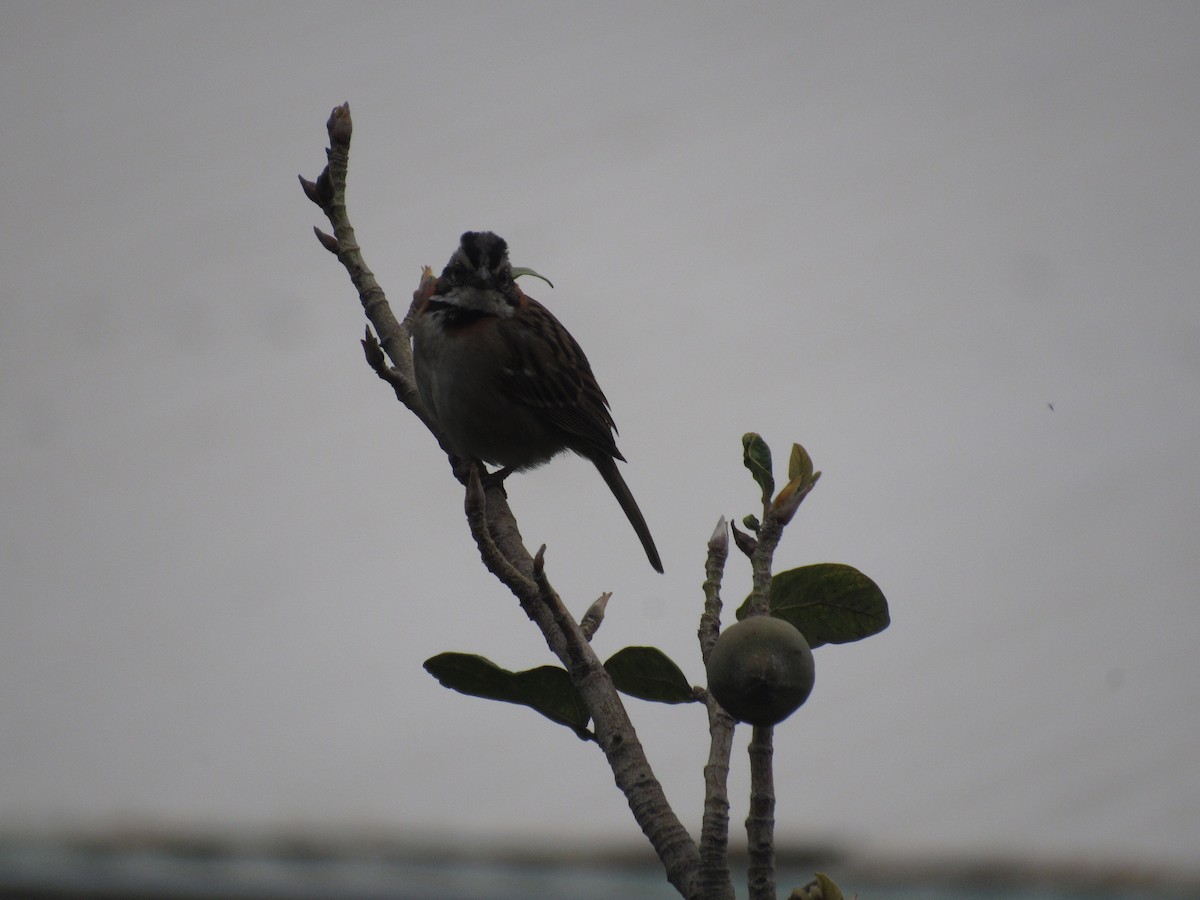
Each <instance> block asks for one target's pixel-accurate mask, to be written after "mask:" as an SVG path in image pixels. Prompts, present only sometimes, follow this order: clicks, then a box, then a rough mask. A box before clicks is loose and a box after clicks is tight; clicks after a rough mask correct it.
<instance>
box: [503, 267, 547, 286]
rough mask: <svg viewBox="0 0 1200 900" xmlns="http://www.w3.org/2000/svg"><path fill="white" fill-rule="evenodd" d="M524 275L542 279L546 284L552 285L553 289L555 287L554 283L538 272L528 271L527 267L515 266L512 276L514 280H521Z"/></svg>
mask: <svg viewBox="0 0 1200 900" xmlns="http://www.w3.org/2000/svg"><path fill="white" fill-rule="evenodd" d="M522 275H532V276H533V277H534V278H540V279H542V281H544V282H546V284H548V285H550V287H551V288H553V287H554V282H552V281H551V280H550V279H549V278H547V277H546V276H545V275H539V274H538V273H537V272H535V271H533V269H527V268H526V267H525V266H513V267H512V276H513V278H514V279H516V278H520V277H521V276H522Z"/></svg>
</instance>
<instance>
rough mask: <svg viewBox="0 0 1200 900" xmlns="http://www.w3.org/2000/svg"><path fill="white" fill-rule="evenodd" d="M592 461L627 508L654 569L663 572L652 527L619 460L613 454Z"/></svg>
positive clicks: (624, 507)
mask: <svg viewBox="0 0 1200 900" xmlns="http://www.w3.org/2000/svg"><path fill="white" fill-rule="evenodd" d="M592 462H593V463H595V465H596V468H597V469H599V470H600V475H601V477H603V478H604V482H605V484H607V485H608V487H609V490H611V491H612V492H613V496H615V497H616V498H617V502H618V503H620V504H621V509H623V510H625V515H626V516H628V517H629V524H630V525H632V526H633V530H634V531H636V532H637V536H638V539H639V540H640V541H641V542H642V547H643V548H644V549H645V551H646V558H647V559H649V560H650V565H652V566H654V571H656V572H661V571H662V570H663V565H662V560H661V559H659V558H658V549H657V548H656V547H655V546H654V538H652V537H651V536H650V528H649V527H648V526H647V525H646V520H645V519H644V518H642V511H641V510H640V509H638V505H637V501H636V500H634V499H633V494H631V493H630V492H629V485H627V484H626V483H625V479H624V478H622V477H621V473H620V471H619V470H618V469H617V461H616V460H615V459H613V458H612V457H611V456H598V457H595V458H593V459H592Z"/></svg>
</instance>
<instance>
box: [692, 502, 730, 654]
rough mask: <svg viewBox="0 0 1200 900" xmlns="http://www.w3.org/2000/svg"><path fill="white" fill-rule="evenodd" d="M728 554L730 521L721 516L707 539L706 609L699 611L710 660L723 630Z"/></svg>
mask: <svg viewBox="0 0 1200 900" xmlns="http://www.w3.org/2000/svg"><path fill="white" fill-rule="evenodd" d="M728 557H729V525H728V524H727V523H726V521H725V517H724V516H721V518H720V520H719V521H718V522H717V527H716V528H715V529H714V530H713V533H712V537H710V538H709V539H708V556H707V558H706V559H705V561H704V612H703V613H702V614H701V615H700V628H699V629H698V631H697V632H696V634H697V636H698V637H699V638H700V659H701V660H702V661H704V662H705V663H707V662H708V654H709V653H711V652H712V647H713V644H715V643H716V642H717V637H718V635H720V633H721V579H722V578H723V577H724V574H725V560H726V559H727V558H728Z"/></svg>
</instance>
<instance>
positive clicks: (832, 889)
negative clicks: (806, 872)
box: [816, 872, 844, 900]
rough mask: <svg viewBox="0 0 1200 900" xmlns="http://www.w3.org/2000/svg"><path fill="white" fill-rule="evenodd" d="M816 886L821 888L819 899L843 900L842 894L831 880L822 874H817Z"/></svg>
mask: <svg viewBox="0 0 1200 900" xmlns="http://www.w3.org/2000/svg"><path fill="white" fill-rule="evenodd" d="M816 874H817V884H818V885H820V887H821V897H822V898H823V900H844V898H843V897H842V892H841V890H840V889H839V888H838V886H837V885H836V884H834V883H833V879H832V878H830V877H829V876H828V875H826V874H825V873H824V872H817V873H816Z"/></svg>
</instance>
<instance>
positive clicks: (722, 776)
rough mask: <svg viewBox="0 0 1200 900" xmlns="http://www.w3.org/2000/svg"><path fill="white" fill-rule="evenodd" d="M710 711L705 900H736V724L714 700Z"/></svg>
mask: <svg viewBox="0 0 1200 900" xmlns="http://www.w3.org/2000/svg"><path fill="white" fill-rule="evenodd" d="M701 696H702V698H703V700H704V705H705V707H706V708H707V710H708V735H709V747H708V762H706V763H705V764H704V815H703V818H702V820H701V823H700V889H701V892H702V895H703V896H704V898H705V900H733V897H734V891H733V879H732V878H731V877H730V873H729V787H728V785H729V757H730V754H731V753H732V751H733V729H734V721H733V718H732V717H731V716H730V715H729V713H727V712H725V710H723V709H722V708H721V705H720V704H719V703H717V701H716V700H715V699H714V698H713V696H712V695H711V694H710V693H708V691H704V692H703V694H702V695H701Z"/></svg>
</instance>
